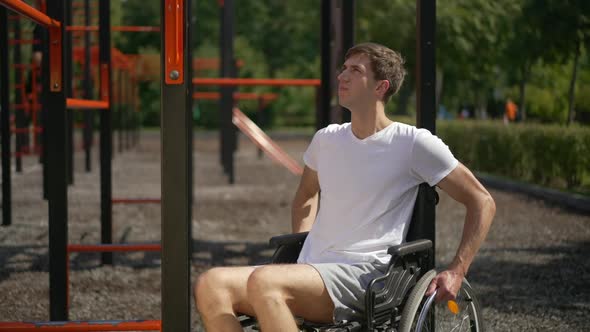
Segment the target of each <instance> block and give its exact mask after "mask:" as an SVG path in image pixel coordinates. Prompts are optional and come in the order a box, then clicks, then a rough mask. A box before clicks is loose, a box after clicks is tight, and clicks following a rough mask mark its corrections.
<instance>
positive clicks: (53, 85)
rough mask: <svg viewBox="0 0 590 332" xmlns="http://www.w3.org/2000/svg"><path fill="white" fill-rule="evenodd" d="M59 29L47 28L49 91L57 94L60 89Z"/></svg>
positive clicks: (60, 46) (61, 47) (61, 46)
mask: <svg viewBox="0 0 590 332" xmlns="http://www.w3.org/2000/svg"><path fill="white" fill-rule="evenodd" d="M62 49H63V45H62V43H61V27H54V26H51V27H49V62H50V63H49V85H50V86H49V89H50V90H51V91H53V92H59V91H61V89H62V77H61V71H62V70H61V62H62V59H61V56H62V51H63V50H62Z"/></svg>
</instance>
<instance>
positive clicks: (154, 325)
mask: <svg viewBox="0 0 590 332" xmlns="http://www.w3.org/2000/svg"><path fill="white" fill-rule="evenodd" d="M161 328H162V322H161V321H159V320H134V321H115V320H107V321H67V322H43V323H23V322H1V323H0V332H3V331H18V332H40V331H45V332H58V331H59V332H64V331H71V332H74V331H75V332H82V331H160V329H161Z"/></svg>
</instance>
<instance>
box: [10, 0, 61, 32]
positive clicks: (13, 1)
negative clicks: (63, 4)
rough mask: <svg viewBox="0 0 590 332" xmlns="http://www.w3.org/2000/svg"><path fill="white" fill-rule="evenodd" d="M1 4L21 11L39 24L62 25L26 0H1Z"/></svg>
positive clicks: (18, 11) (48, 25)
mask: <svg viewBox="0 0 590 332" xmlns="http://www.w3.org/2000/svg"><path fill="white" fill-rule="evenodd" d="M0 5H2V6H4V7H6V8H8V9H10V10H12V11H14V12H16V13H19V14H21V15H23V16H25V17H27V18H29V19H31V20H33V21H35V22H37V23H39V24H41V25H42V26H44V27H46V28H49V27H56V28H59V27H61V23H60V22H59V21H56V20H54V19H52V18H51V17H49V16H47V15H45V14H44V13H43V12H41V11H39V10H37V9H35V8H34V7H31V6H29V5H28V4H26V3H25V2H23V1H21V0H0Z"/></svg>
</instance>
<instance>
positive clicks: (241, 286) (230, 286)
mask: <svg viewBox="0 0 590 332" xmlns="http://www.w3.org/2000/svg"><path fill="white" fill-rule="evenodd" d="M254 270H255V268H254V267H251V266H248V267H219V268H213V269H211V270H209V271H206V272H204V273H203V274H201V275H200V276H199V279H198V281H197V282H196V284H195V287H194V295H195V303H196V304H197V309H198V310H199V313H200V314H201V319H202V320H203V324H204V325H205V329H206V330H207V331H208V332H214V331H223V332H231V331H242V328H241V326H240V323H239V321H238V319H237V317H236V314H235V313H236V312H240V313H244V314H247V315H251V316H254V310H253V309H252V307H251V306H250V305H249V304H248V299H247V290H246V285H247V282H248V278H249V277H250V274H251V273H252V272H253V271H254Z"/></svg>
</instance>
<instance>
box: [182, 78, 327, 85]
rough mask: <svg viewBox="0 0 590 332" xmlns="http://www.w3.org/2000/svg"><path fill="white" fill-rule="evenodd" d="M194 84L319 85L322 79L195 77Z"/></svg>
mask: <svg viewBox="0 0 590 332" xmlns="http://www.w3.org/2000/svg"><path fill="white" fill-rule="evenodd" d="M193 84H195V85H217V86H255V85H265V86H319V85H320V80H318V79H284V78H193Z"/></svg>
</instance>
